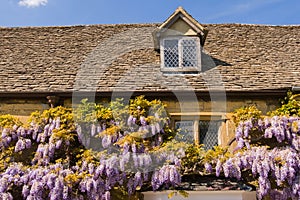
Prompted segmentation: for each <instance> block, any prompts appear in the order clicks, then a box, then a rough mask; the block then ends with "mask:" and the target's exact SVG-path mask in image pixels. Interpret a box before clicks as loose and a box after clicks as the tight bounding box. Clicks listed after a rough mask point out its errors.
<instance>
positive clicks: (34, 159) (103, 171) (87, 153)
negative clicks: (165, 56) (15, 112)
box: [0, 97, 184, 200]
mask: <svg viewBox="0 0 300 200" xmlns="http://www.w3.org/2000/svg"><path fill="white" fill-rule="evenodd" d="M157 104H158V105H157ZM87 108H88V109H90V110H89V111H87ZM79 109H80V110H79V111H78V110H77V111H75V113H77V114H78V113H80V114H81V115H80V117H78V116H76V115H74V113H73V111H72V110H71V109H68V108H63V107H57V108H51V109H49V110H47V111H44V112H43V113H34V114H33V115H32V118H31V123H30V125H29V126H20V125H19V124H18V125H14V126H8V127H3V128H1V127H0V130H1V138H0V148H1V154H0V156H1V163H0V172H1V173H0V198H1V199H13V198H14V199H28V200H29V199H50V200H58V199H95V200H96V199H101V200H107V199H110V198H111V196H112V195H113V194H111V191H112V190H113V189H114V188H115V187H122V188H125V189H126V190H127V192H128V194H129V195H133V194H134V193H135V191H136V190H140V189H141V188H142V187H143V186H144V185H145V184H146V185H152V188H153V190H157V189H159V188H160V187H166V188H170V187H175V186H177V185H178V184H180V180H181V179H180V175H179V171H178V170H179V167H180V156H181V157H182V156H184V150H182V148H181V147H182V146H181V147H180V148H179V150H178V149H177V150H176V149H172V151H167V150H161V151H158V150H159V149H160V148H161V145H162V144H165V145H164V146H168V145H167V141H168V140H170V138H172V134H173V132H172V131H171V129H169V128H168V117H167V115H166V114H165V113H164V112H163V105H162V103H161V102H158V101H153V102H149V101H147V100H145V99H144V98H143V97H139V98H137V99H136V100H135V101H133V102H131V104H130V105H129V107H128V106H124V105H122V104H121V103H120V101H117V102H113V103H111V105H110V106H108V107H104V106H98V105H96V104H93V105H92V104H88V106H87V105H84V106H83V107H80V108H79ZM90 111H91V112H90ZM91 116H94V117H96V118H94V117H91ZM161 152H163V153H161ZM162 173H164V174H163V179H162V178H161V176H162ZM157 177H160V178H159V179H157ZM20 189H21V190H20Z"/></svg>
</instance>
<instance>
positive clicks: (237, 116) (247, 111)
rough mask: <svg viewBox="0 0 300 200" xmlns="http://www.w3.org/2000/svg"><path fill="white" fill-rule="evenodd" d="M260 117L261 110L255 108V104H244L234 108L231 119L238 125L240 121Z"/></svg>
mask: <svg viewBox="0 0 300 200" xmlns="http://www.w3.org/2000/svg"><path fill="white" fill-rule="evenodd" d="M260 118H262V112H261V111H260V110H258V109H257V108H256V106H254V105H252V106H245V107H242V108H239V109H237V110H235V112H234V114H233V116H232V120H233V122H234V123H235V124H236V125H238V124H239V123H240V122H241V121H246V120H249V119H256V120H258V119H260Z"/></svg>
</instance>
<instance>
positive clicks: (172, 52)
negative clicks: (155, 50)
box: [164, 39, 179, 67]
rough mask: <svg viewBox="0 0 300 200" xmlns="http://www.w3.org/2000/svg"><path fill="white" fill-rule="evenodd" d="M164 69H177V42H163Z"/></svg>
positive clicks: (174, 40)
mask: <svg viewBox="0 0 300 200" xmlns="http://www.w3.org/2000/svg"><path fill="white" fill-rule="evenodd" d="M164 64H165V67H179V56H178V40H177V39H172V40H164Z"/></svg>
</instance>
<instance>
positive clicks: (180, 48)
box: [178, 39, 183, 68]
mask: <svg viewBox="0 0 300 200" xmlns="http://www.w3.org/2000/svg"><path fill="white" fill-rule="evenodd" d="M182 63H183V46H182V39H179V40H178V65H179V66H178V67H179V68H182V67H183V65H182Z"/></svg>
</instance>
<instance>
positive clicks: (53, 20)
mask: <svg viewBox="0 0 300 200" xmlns="http://www.w3.org/2000/svg"><path fill="white" fill-rule="evenodd" d="M178 6H182V7H183V8H185V9H186V10H187V11H188V12H189V13H190V14H191V15H192V16H193V17H194V18H195V19H197V20H198V21H199V22H200V23H203V24H206V23H242V24H269V25H290V24H292V25H295V24H296V25H299V24H300V0H205V1H202V0H0V26H2V27H15V26H62V25H78V24H119V23H122V24H123V23H156V22H163V21H164V20H165V19H166V18H167V17H168V16H169V15H170V14H172V13H173V11H174V10H175V9H176V8H177V7H178Z"/></svg>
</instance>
